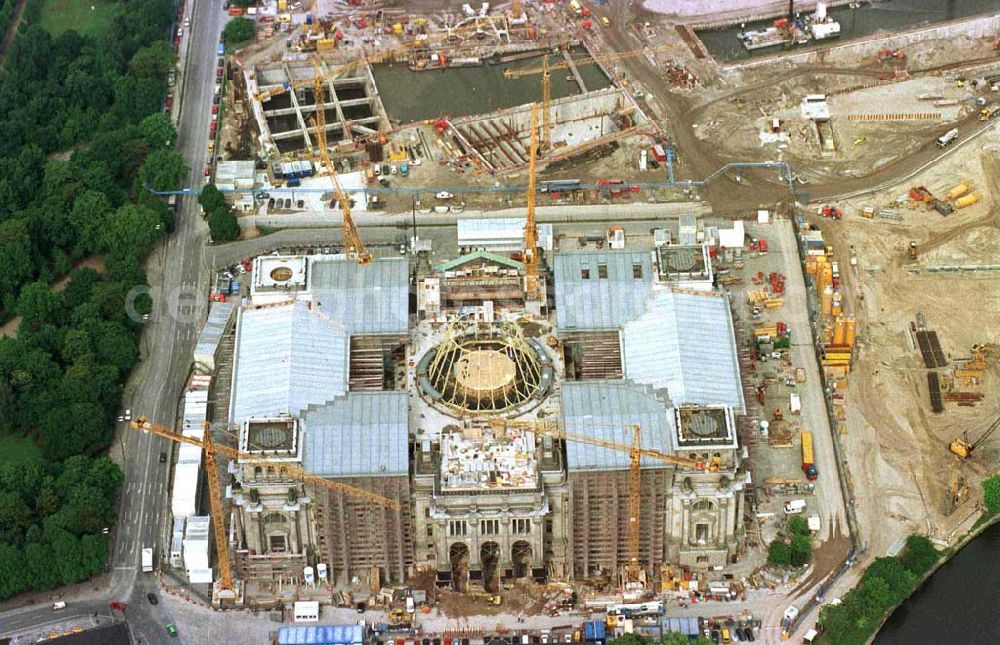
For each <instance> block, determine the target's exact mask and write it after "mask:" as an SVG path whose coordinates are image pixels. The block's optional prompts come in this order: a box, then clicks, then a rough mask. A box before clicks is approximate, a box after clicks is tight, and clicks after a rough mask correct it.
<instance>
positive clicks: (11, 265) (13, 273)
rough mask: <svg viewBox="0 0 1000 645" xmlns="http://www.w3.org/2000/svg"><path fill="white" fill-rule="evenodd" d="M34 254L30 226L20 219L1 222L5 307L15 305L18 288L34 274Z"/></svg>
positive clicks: (0, 291) (0, 281) (0, 279)
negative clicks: (14, 300)
mask: <svg viewBox="0 0 1000 645" xmlns="http://www.w3.org/2000/svg"><path fill="white" fill-rule="evenodd" d="M32 254H33V250H32V247H31V236H30V235H29V234H28V226H27V225H26V224H25V223H24V222H23V221H21V220H18V219H10V220H7V221H5V222H0V257H2V258H3V263H4V266H3V270H2V271H0V298H2V299H3V305H4V306H5V307H11V306H12V305H13V301H12V300H11V298H12V297H13V296H14V294H15V293H16V292H17V289H18V287H20V286H21V284H23V283H24V282H25V281H27V280H28V279H30V278H31V276H32V275H33V274H34V272H35V262H34V259H33V255H32Z"/></svg>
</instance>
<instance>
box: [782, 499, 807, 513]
mask: <svg viewBox="0 0 1000 645" xmlns="http://www.w3.org/2000/svg"><path fill="white" fill-rule="evenodd" d="M804 510H806V500H804V499H793V500H789V501H787V502H785V515H800V514H801V513H802V511H804Z"/></svg>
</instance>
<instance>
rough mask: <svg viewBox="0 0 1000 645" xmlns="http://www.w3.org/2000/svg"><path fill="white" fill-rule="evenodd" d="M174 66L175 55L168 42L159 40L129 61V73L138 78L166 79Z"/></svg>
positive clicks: (138, 52)
mask: <svg viewBox="0 0 1000 645" xmlns="http://www.w3.org/2000/svg"><path fill="white" fill-rule="evenodd" d="M173 65H174V53H173V50H171V49H170V45H169V44H167V42H166V41H163V40H158V41H156V42H155V43H151V44H150V45H149V46H147V47H143V48H142V49H140V50H139V51H137V52H136V53H135V56H133V57H132V60H131V61H129V64H128V67H129V71H131V72H132V75H133V76H136V77H138V78H158V79H161V80H162V79H165V78H166V77H167V72H169V71H170V68H171V67H173Z"/></svg>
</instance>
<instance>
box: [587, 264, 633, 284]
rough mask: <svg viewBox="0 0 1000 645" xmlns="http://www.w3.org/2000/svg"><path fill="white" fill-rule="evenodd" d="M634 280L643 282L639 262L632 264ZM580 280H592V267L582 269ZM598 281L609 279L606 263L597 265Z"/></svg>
mask: <svg viewBox="0 0 1000 645" xmlns="http://www.w3.org/2000/svg"><path fill="white" fill-rule="evenodd" d="M632 278H633V279H635V280H642V264H640V263H638V262H633V263H632ZM580 279H581V280H590V267H581V268H580ZM597 279H598V280H607V279H608V265H607V264H606V263H604V262H598V263H597Z"/></svg>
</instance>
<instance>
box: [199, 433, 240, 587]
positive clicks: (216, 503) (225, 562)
mask: <svg viewBox="0 0 1000 645" xmlns="http://www.w3.org/2000/svg"><path fill="white" fill-rule="evenodd" d="M203 442H204V450H205V471H206V472H207V474H208V505H209V513H210V515H211V516H212V533H213V534H214V536H215V559H216V560H217V561H218V562H219V599H220V600H229V601H232V600H235V599H236V589H235V586H234V585H233V570H232V566H231V565H230V562H229V540H228V539H227V538H226V522H225V511H223V509H222V486H221V484H220V483H219V466H218V463H217V462H216V461H215V449H214V447H215V444H213V443H212V432H211V428H210V426H209V425H208V421H206V422H205V438H204V439H203Z"/></svg>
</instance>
